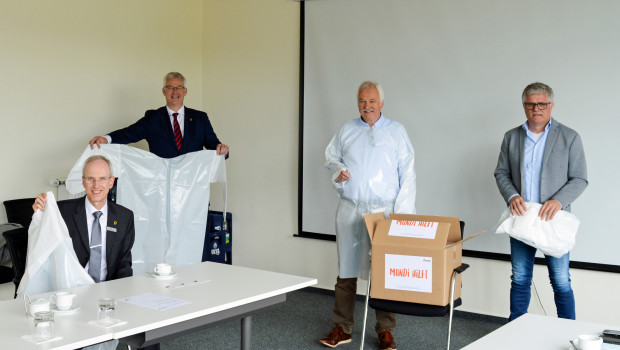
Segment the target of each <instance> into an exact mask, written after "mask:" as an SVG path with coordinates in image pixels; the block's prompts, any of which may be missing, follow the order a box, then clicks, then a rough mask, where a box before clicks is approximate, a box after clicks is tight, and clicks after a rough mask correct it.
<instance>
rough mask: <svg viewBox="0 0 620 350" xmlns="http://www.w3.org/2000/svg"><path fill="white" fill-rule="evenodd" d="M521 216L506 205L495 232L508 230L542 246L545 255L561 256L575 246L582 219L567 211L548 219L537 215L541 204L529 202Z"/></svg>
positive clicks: (516, 237) (514, 235)
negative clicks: (513, 212) (514, 213)
mask: <svg viewBox="0 0 620 350" xmlns="http://www.w3.org/2000/svg"><path fill="white" fill-rule="evenodd" d="M525 207H526V208H527V210H526V212H525V214H524V215H522V216H518V215H512V214H511V213H510V207H508V208H506V210H504V212H503V213H502V216H501V217H500V219H499V224H498V227H497V230H496V231H495V233H506V234H508V235H509V236H510V237H512V238H514V239H518V240H520V241H521V242H523V243H525V244H527V245H529V246H532V247H534V248H537V249H540V251H541V252H543V253H544V254H545V255H551V256H553V257H556V258H559V257H562V256H563V255H564V254H566V253H568V252H569V251H570V250H571V249H573V247H574V246H575V237H576V235H577V230H578V229H579V223H580V221H579V219H578V218H577V217H576V216H575V215H573V214H571V213H569V212H567V211H564V210H560V211H558V212H557V213H556V214H555V216H554V217H553V220H549V221H545V220H542V219H540V218H539V217H538V212H539V211H540V208H541V207H542V205H541V204H539V203H534V202H527V203H525Z"/></svg>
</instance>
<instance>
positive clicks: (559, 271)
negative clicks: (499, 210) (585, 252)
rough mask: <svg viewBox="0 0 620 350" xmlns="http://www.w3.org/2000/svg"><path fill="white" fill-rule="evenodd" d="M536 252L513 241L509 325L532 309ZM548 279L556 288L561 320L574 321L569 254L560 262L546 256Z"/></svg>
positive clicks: (532, 248) (511, 247)
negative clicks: (532, 286)
mask: <svg viewBox="0 0 620 350" xmlns="http://www.w3.org/2000/svg"><path fill="white" fill-rule="evenodd" d="M535 255H536V248H534V247H531V246H529V245H527V244H525V243H523V242H521V241H519V240H516V239H514V238H510V259H511V262H512V276H511V277H510V279H511V280H512V283H511V288H510V321H512V320H514V319H516V318H517V317H519V316H521V315H523V314H525V313H526V312H527V309H528V307H529V306H530V297H531V289H530V286H531V284H532V273H533V270H534V256H535ZM545 260H546V261H547V269H548V270H549V279H550V280H551V286H552V287H553V294H554V299H555V307H556V308H557V312H558V317H560V318H568V319H572V320H574V319H575V296H574V295H573V289H572V288H571V286H570V274H569V272H568V263H569V258H568V253H566V254H564V255H563V256H562V257H561V258H554V257H552V256H549V255H545Z"/></svg>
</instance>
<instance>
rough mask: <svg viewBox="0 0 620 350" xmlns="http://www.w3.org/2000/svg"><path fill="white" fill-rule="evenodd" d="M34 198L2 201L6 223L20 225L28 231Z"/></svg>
mask: <svg viewBox="0 0 620 350" xmlns="http://www.w3.org/2000/svg"><path fill="white" fill-rule="evenodd" d="M35 199H36V198H22V199H12V200H8V201H4V208H5V209H6V218H7V221H8V222H14V223H17V224H20V225H22V226H23V227H25V228H26V230H28V226H30V221H32V204H33V203H34V200H35Z"/></svg>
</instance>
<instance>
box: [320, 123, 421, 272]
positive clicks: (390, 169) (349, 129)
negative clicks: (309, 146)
mask: <svg viewBox="0 0 620 350" xmlns="http://www.w3.org/2000/svg"><path fill="white" fill-rule="evenodd" d="M325 166H326V167H327V168H328V169H329V170H330V171H332V177H331V183H332V185H333V186H334V189H335V190H336V192H337V193H338V196H339V197H340V203H339V205H338V210H337V212H336V231H337V239H336V243H337V248H338V270H339V272H338V275H339V276H340V277H341V278H353V277H358V278H362V279H368V271H369V268H370V238H369V237H368V232H367V229H366V225H365V223H364V215H366V214H370V213H377V212H382V213H385V214H386V215H387V214H389V213H392V212H396V213H405V214H415V194H416V183H415V177H416V176H415V170H414V151H413V146H412V145H411V142H410V140H409V137H408V136H407V131H406V130H405V128H404V127H403V126H402V125H401V124H399V123H397V122H395V121H393V120H391V119H388V118H385V117H382V118H381V119H380V120H379V121H378V122H377V123H376V124H375V126H373V127H368V125H367V124H365V123H363V122H362V121H361V119H360V118H356V119H354V120H350V121H348V122H346V123H345V124H344V125H343V126H342V127H341V128H340V130H339V131H338V133H336V135H335V136H334V137H333V138H332V140H331V142H330V143H329V145H328V146H327V148H326V150H325ZM342 170H349V174H350V176H351V179H350V180H347V181H345V182H338V181H336V178H337V177H338V175H339V174H340V172H341V171H342Z"/></svg>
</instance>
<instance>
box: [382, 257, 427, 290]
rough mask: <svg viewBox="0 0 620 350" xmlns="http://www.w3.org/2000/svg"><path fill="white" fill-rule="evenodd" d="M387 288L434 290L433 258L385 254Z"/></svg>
mask: <svg viewBox="0 0 620 350" xmlns="http://www.w3.org/2000/svg"><path fill="white" fill-rule="evenodd" d="M385 288H387V289H399V290H408V291H412V292H424V293H432V292H433V258H432V257H430V256H409V255H394V254H385Z"/></svg>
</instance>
